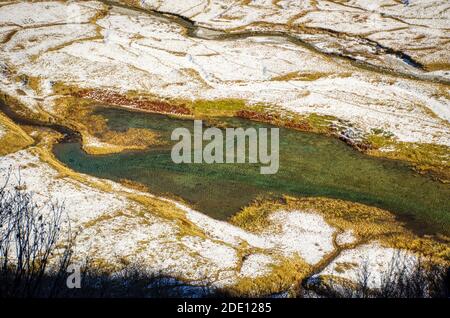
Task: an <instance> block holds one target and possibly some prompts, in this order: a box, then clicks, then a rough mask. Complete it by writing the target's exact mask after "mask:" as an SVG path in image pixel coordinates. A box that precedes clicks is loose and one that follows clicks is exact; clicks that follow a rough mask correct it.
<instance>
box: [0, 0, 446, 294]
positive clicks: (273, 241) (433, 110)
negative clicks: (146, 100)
mask: <svg viewBox="0 0 450 318" xmlns="http://www.w3.org/2000/svg"><path fill="white" fill-rule="evenodd" d="M144 2H145V3H144V6H146V7H152V8H155V9H158V10H160V11H167V12H174V13H177V14H180V15H186V16H188V17H190V18H191V19H193V20H195V21H197V22H198V23H200V24H201V25H204V26H208V27H213V28H216V29H222V30H227V31H233V29H235V28H243V29H248V30H257V29H262V30H264V29H268V30H277V28H280V29H281V30H282V31H289V32H294V33H296V34H297V35H298V36H300V35H301V36H302V37H303V40H304V41H306V42H308V43H310V44H314V47H310V46H308V45H298V44H295V43H293V42H290V41H287V39H286V38H284V37H281V36H269V35H264V36H252V37H244V38H237V39H227V40H223V39H217V38H215V37H212V39H206V38H207V36H205V37H203V38H200V37H191V36H189V35H188V33H187V32H186V29H185V28H184V27H183V26H181V25H180V24H178V23H176V22H174V21H173V20H171V19H169V18H164V17H161V16H156V15H151V14H147V13H145V12H141V11H134V10H131V9H125V8H119V7H114V6H113V7H112V8H108V7H107V6H106V5H105V4H103V3H102V2H99V1H69V2H59V1H43V2H33V3H28V2H21V1H18V2H16V1H11V2H9V1H7V2H2V4H0V91H2V92H3V93H5V94H8V95H9V96H11V97H14V98H15V99H17V100H18V101H19V102H21V103H23V104H24V105H25V106H26V107H28V108H29V109H31V110H33V111H39V112H43V111H47V112H48V113H50V114H52V115H58V109H57V108H56V107H57V104H56V103H55V100H56V99H57V98H58V97H59V96H57V95H55V91H54V89H53V87H54V85H55V83H62V84H66V85H68V86H76V87H81V88H89V89H94V90H95V89H98V90H112V91H115V92H119V93H127V92H129V91H134V92H138V93H145V94H152V95H155V96H159V97H161V98H173V99H188V100H195V99H223V98H240V99H244V100H245V101H246V102H248V103H263V104H266V105H270V106H271V107H275V109H277V108H278V109H279V110H280V111H282V110H290V111H294V112H298V113H302V114H307V113H318V114H324V115H333V116H335V117H337V118H340V119H343V120H347V121H349V122H351V123H353V124H354V125H355V126H356V127H357V128H360V129H362V130H363V131H365V132H369V131H370V130H371V129H373V128H382V129H384V130H385V131H387V132H391V133H393V134H394V135H395V136H396V137H397V138H398V139H399V140H402V141H410V142H420V143H428V142H430V143H436V144H442V145H448V146H450V129H449V123H448V121H449V120H450V102H449V96H450V89H449V86H448V85H446V84H440V83H437V82H434V81H430V80H429V78H428V79H427V80H424V81H418V80H416V79H407V78H405V77H401V76H397V75H398V74H397V75H393V74H382V73H380V72H373V71H372V70H368V69H365V68H363V67H360V66H358V65H355V64H354V63H352V62H350V61H348V60H346V59H342V58H338V57H335V56H330V55H326V54H323V52H322V51H327V50H328V51H329V50H331V51H332V50H335V51H336V53H345V54H347V55H348V56H350V57H353V58H355V56H356V55H357V54H359V53H358V52H362V53H361V56H360V58H361V60H363V61H366V62H370V63H372V64H373V65H376V66H386V67H388V68H391V69H392V70H393V71H395V72H402V73H408V74H413V75H417V74H418V75H426V74H424V73H429V72H426V71H423V70H418V69H416V68H414V67H412V66H408V65H405V63H403V62H401V61H397V62H398V63H397V62H395V59H396V55H395V54H394V55H392V54H391V55H389V54H384V53H382V54H379V55H380V56H378V54H377V53H376V51H371V50H372V49H373V46H371V45H373V43H372V42H370V41H369V40H371V39H372V40H376V41H378V42H379V43H381V44H383V45H385V46H387V47H390V48H393V49H396V50H397V49H398V50H402V51H404V52H406V53H408V54H409V55H411V56H412V57H413V58H414V59H416V60H418V61H419V62H421V63H424V64H427V65H435V64H436V63H438V64H439V65H441V66H439V67H438V66H436V65H435V66H433V67H435V68H436V69H437V72H441V73H439V76H441V79H442V78H445V77H446V76H447V75H446V74H444V73H445V71H446V68H448V66H445V65H448V63H449V62H448V61H447V60H448V58H449V55H448V45H449V44H448V41H447V38H448V30H447V29H446V26H447V25H448V19H449V17H448V12H450V11H449V10H448V6H449V4H448V2H446V1H437V0H436V1H431V0H429V1H410V3H411V5H410V6H404V5H401V4H399V3H398V2H397V1H391V0H384V1H382V2H380V3H378V4H374V3H373V2H372V1H362V0H360V1H348V2H345V3H337V2H332V1H288V0H284V1H268V0H267V1H264V0H258V1H231V0H227V1H216V0H210V1H204V0H189V1H175V0H172V1H164V0H160V1H144ZM244 2H245V3H246V4H245V5H244V4H242V3H244ZM418 12H420V14H419V13H418ZM330 21H332V23H330ZM257 22H268V23H270V24H271V25H270V26H264V25H263V24H260V23H257ZM312 29H314V30H312ZM323 29H329V30H331V31H336V32H345V33H346V34H343V35H342V36H339V37H337V36H336V35H335V34H334V33H333V32H331V31H329V30H328V31H327V30H323ZM302 30H303V31H304V32H303V33H302ZM320 30H321V32H319V31H320ZM235 31H236V30H235ZM313 31H314V32H313ZM205 32H206V31H205ZM412 39H415V40H416V41H411V40H412ZM349 43H350V44H352V45H351V46H348V50H347V51H348V52H347V51H345V52H344V51H343V48H344V47H345V45H347V44H349ZM344 44H345V45H344ZM415 46H417V47H415ZM318 48H319V49H320V50H319V51H318V50H317V49H318ZM358 50H359V51H358ZM385 53H386V52H385ZM431 69H432V67H431V66H430V70H431ZM4 130H5V129H4V128H2V127H0V138H1V135H2V132H3V131H4ZM88 145H90V146H94V147H95V146H102V144H100V143H99V141H98V140H95V139H91V140H90V141H89V143H88ZM10 166H12V167H13V171H16V172H17V171H18V170H17V168H19V167H20V173H21V180H22V181H23V182H24V183H25V185H26V189H27V191H31V192H33V193H34V194H35V199H36V200H37V202H38V203H39V205H41V206H42V205H44V204H45V203H46V202H49V200H53V201H54V200H58V201H60V202H63V203H65V206H66V210H67V213H68V215H69V218H70V220H71V226H72V227H73V228H74V229H76V230H77V233H78V235H77V237H76V245H75V248H76V251H75V256H76V257H78V258H81V259H82V258H85V257H87V256H88V255H90V256H91V257H92V256H95V258H97V259H99V260H102V261H104V262H106V263H108V264H110V265H113V266H114V265H117V266H119V265H120V264H122V263H123V262H124V260H126V261H136V260H139V261H141V262H143V263H144V264H145V265H146V266H148V268H149V269H150V270H153V271H155V272H158V273H160V272H162V273H164V274H167V275H172V276H174V277H176V278H182V279H184V280H187V281H193V282H205V281H207V282H209V283H212V284H213V285H214V286H229V285H232V284H235V283H236V282H238V281H239V279H241V278H245V277H248V278H255V277H260V276H264V275H266V274H268V273H270V272H271V269H272V268H273V266H274V265H277V264H278V262H280V260H281V259H286V258H294V257H300V258H301V259H303V260H304V261H305V262H306V263H307V264H309V265H310V266H314V265H317V264H318V263H320V262H321V261H322V260H324V259H325V258H327V257H328V256H329V255H330V254H332V253H333V252H334V251H335V248H336V246H335V245H338V246H339V247H340V248H344V250H343V251H342V252H341V253H340V255H339V256H338V258H337V259H335V260H333V261H332V262H331V263H330V264H329V265H328V266H327V267H326V268H325V269H324V270H323V272H322V273H320V274H333V275H341V276H342V277H345V278H350V279H354V278H355V275H356V274H355V273H357V271H358V269H360V268H361V267H362V266H364V264H365V260H366V255H368V256H370V258H371V260H370V263H369V265H370V267H371V269H374V270H375V271H376V272H377V273H382V272H383V271H385V270H387V267H388V263H389V262H388V260H389V259H390V257H391V256H392V254H393V253H395V252H396V250H395V249H392V248H387V247H383V246H381V245H377V244H375V243H373V242H369V243H368V244H366V245H364V246H360V247H356V248H354V247H352V244H356V243H357V237H355V235H354V233H352V232H351V231H346V232H341V230H338V229H337V228H334V227H333V226H331V225H330V224H328V223H327V222H326V220H325V219H324V217H323V216H322V215H320V214H318V213H315V212H314V211H300V210H293V211H292V210H290V211H286V210H280V211H273V212H272V213H271V214H270V216H269V223H270V225H269V226H268V227H267V228H266V229H264V230H262V231H261V232H259V233H254V232H249V231H246V230H243V229H241V228H239V227H237V226H234V225H232V224H230V223H227V222H222V221H217V220H214V219H212V218H210V217H208V216H206V215H204V214H202V213H200V212H198V211H195V210H192V209H191V208H189V207H187V206H184V205H181V204H180V203H177V202H173V201H170V200H168V199H164V198H156V197H154V196H152V195H149V194H145V193H138V192H137V191H135V190H130V189H128V188H126V187H124V186H122V185H119V184H116V183H114V182H110V181H105V180H99V179H96V178H92V177H88V176H83V178H84V180H85V181H80V180H79V179H78V178H75V177H73V176H70V175H64V174H61V173H60V172H59V171H58V170H56V169H55V168H54V167H52V166H51V165H50V164H49V163H47V162H44V161H42V160H41V158H39V157H38V155H37V153H36V149H35V148H30V149H27V150H22V151H19V152H16V153H12V154H9V155H7V156H4V157H0V172H1V175H0V183H1V181H2V180H3V179H4V176H5V173H6V171H7V168H8V167H10ZM98 185H102V186H98ZM133 195H139V196H144V197H146V198H149V199H151V200H154V202H157V203H163V204H169V205H170V207H171V208H173V209H175V210H176V211H177V212H179V213H180V215H182V216H183V217H185V219H183V220H182V221H180V219H178V218H177V217H174V218H167V217H164V216H162V215H160V214H159V213H157V212H156V211H154V210H152V208H149V207H147V206H146V205H144V204H142V203H139V202H138V201H136V200H133V199H132V196H133ZM186 223H189V224H191V225H192V226H193V227H194V228H195V229H196V231H188V230H187V229H186V225H185V224H186ZM189 229H190V230H192V229H191V228H189ZM243 246H246V247H245V251H246V252H247V253H245V257H244V256H243V255H242V253H241V252H242V249H243ZM346 248H348V249H346ZM372 258H373V259H372ZM338 263H351V264H352V265H351V266H344V267H345V268H346V270H345V271H342V266H340V268H339V271H338V270H337V267H336V266H338V265H339V264H338ZM376 275H378V274H376ZM378 282H379V276H375V277H374V280H373V281H372V282H371V283H372V284H373V286H376V285H377V284H378Z"/></svg>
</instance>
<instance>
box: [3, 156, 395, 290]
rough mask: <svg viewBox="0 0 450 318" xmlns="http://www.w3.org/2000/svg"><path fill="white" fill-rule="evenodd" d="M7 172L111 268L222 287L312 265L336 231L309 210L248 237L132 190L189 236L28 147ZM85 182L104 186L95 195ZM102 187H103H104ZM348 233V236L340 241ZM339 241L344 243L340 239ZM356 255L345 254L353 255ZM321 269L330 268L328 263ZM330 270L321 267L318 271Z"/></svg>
mask: <svg viewBox="0 0 450 318" xmlns="http://www.w3.org/2000/svg"><path fill="white" fill-rule="evenodd" d="M9 169H11V170H9ZM8 171H13V176H12V178H11V180H10V183H9V186H14V184H15V180H16V179H18V178H19V171H20V180H21V181H22V183H23V185H25V188H26V191H29V192H30V193H33V196H34V200H35V201H36V203H37V204H38V206H39V207H41V208H42V207H46V206H47V205H46V204H48V203H55V202H56V201H58V202H59V203H63V204H64V205H65V207H66V209H65V210H66V212H67V216H68V217H69V219H70V226H71V229H72V231H73V232H74V233H76V244H75V253H74V256H75V258H76V259H78V260H83V259H85V258H86V257H89V258H90V259H93V260H101V261H102V263H103V264H109V265H110V266H112V267H113V268H114V266H118V268H120V264H123V262H124V261H126V262H136V261H139V262H140V263H141V264H143V265H144V266H146V267H147V269H148V270H149V271H154V272H155V273H163V274H166V275H172V276H174V277H177V278H181V279H183V280H186V281H190V282H194V283H195V282H197V283H206V282H207V283H211V284H212V285H213V286H217V287H223V286H229V285H232V284H235V283H237V282H238V281H239V279H242V278H245V277H248V278H255V277H260V276H264V275H267V274H269V273H270V272H271V270H272V268H273V266H274V265H277V264H279V259H280V258H288V259H289V258H293V257H296V256H300V257H301V258H302V259H303V260H304V261H305V262H306V263H307V264H310V265H314V264H317V263H318V262H320V261H321V260H322V259H323V258H324V257H326V256H327V255H328V254H329V253H331V252H333V250H334V246H333V243H332V237H333V234H334V233H336V229H335V228H333V227H332V226H330V225H328V224H327V222H326V221H325V220H324V218H323V217H322V216H321V215H319V214H315V213H312V212H302V211H298V210H295V211H274V212H273V213H272V214H271V215H270V217H269V220H270V224H271V225H270V226H269V227H268V228H266V229H264V230H263V231H262V232H261V233H251V232H248V231H245V230H243V229H241V228H238V227H236V226H234V225H231V224H229V223H227V222H223V221H218V220H214V219H212V218H210V217H208V216H206V215H204V214H202V213H200V212H197V211H195V210H192V209H190V208H188V207H186V206H183V205H181V204H179V203H177V202H172V201H169V200H167V199H164V198H156V197H153V196H151V195H149V194H142V193H140V194H141V195H145V196H147V197H148V198H151V199H153V200H156V201H159V200H160V201H161V202H168V203H170V204H171V205H173V207H174V208H175V209H177V210H179V211H180V212H182V213H185V214H186V216H187V219H188V220H189V221H190V222H192V224H194V225H195V226H196V227H198V229H200V231H201V232H202V233H203V234H202V235H194V234H190V233H183V227H182V225H180V224H179V223H178V222H177V221H176V220H175V219H173V220H168V219H166V218H162V217H160V216H158V214H157V213H155V212H154V211H152V210H151V209H149V208H147V207H145V206H143V205H141V204H139V203H137V202H136V201H133V200H131V199H130V197H129V196H128V195H129V194H137V193H138V192H137V191H134V190H130V189H127V188H124V187H123V186H121V185H119V184H115V183H113V182H111V181H106V180H99V179H96V178H93V177H88V176H85V177H86V180H88V182H81V181H77V180H75V179H74V178H72V177H70V176H61V175H60V173H59V172H58V171H57V170H56V169H55V168H53V167H52V166H50V165H49V164H47V163H44V162H42V161H40V159H39V157H38V155H37V154H35V153H34V151H33V149H30V150H22V151H19V152H16V153H13V154H10V155H7V156H4V157H1V158H0V182H3V181H4V180H5V176H6V173H7V172H8ZM91 183H100V184H103V185H104V186H103V187H100V188H102V190H100V189H99V188H95V187H93V186H92V185H91ZM108 188H109V189H110V190H105V189H108ZM43 211H44V212H45V211H46V210H45V208H44V209H43ZM65 224H66V223H65ZM64 229H65V228H64ZM348 235H351V233H350V234H348V233H347V234H345V235H344V236H348ZM62 237H63V238H64V235H62ZM345 240H346V241H348V240H349V239H348V237H347V238H346V239H345ZM351 241H352V242H353V239H352V240H351ZM244 243H245V245H246V246H247V248H246V250H247V251H249V252H247V254H246V256H245V257H244V258H240V257H239V255H240V253H239V251H240V250H241V249H242V246H243V244H244ZM359 250H360V249H356V250H351V251H349V252H348V253H350V254H349V255H357V256H358V255H360V254H359V252H358V251H359ZM364 251H366V249H364ZM384 251H385V249H384V248H382V247H378V246H375V245H373V246H371V250H370V251H369V252H370V253H369V254H371V255H378V254H382V255H383V257H389V255H390V254H389V253H391V251H393V249H389V253H388V254H389V255H387V256H386V255H384V254H385V253H384ZM377 253H378V254H377ZM345 255H346V254H345V253H343V254H342V255H341V256H340V257H339V258H338V260H336V261H339V262H340V261H341V258H343V260H342V261H347V258H345V257H346V256H345ZM241 257H242V256H241ZM352 257H353V256H352ZM355 257H356V256H355ZM355 257H353V258H352V259H351V261H352V262H353V263H356V265H355V266H356V267H357V266H358V264H361V266H362V264H363V262H362V260H361V262H359V259H355ZM358 257H359V256H358ZM360 258H361V257H360ZM381 260H382V259H380V258H378V263H377V264H378V265H377V266H378V267H377V268H376V270H377V271H378V270H379V271H382V270H383V268H382V266H383V262H381ZM386 265H387V263H386ZM329 266H330V268H331V269H332V268H333V264H330V265H329ZM380 266H381V267H380ZM331 269H328V268H327V269H326V270H325V272H324V273H328V272H329V271H331ZM348 275H350V276H349V277H351V275H353V274H352V272H350V273H348Z"/></svg>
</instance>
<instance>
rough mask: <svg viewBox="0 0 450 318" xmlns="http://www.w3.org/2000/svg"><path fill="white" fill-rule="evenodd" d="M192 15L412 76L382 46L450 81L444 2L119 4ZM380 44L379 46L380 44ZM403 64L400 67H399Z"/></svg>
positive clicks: (166, 0)
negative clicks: (277, 34)
mask: <svg viewBox="0 0 450 318" xmlns="http://www.w3.org/2000/svg"><path fill="white" fill-rule="evenodd" d="M118 2H122V3H129V4H134V5H138V6H141V7H144V8H149V9H156V10H159V11H163V12H170V13H176V14H179V15H182V16H185V17H188V18H190V19H192V20H193V21H195V22H196V23H198V24H199V25H201V26H206V27H210V28H214V29H220V30H226V31H229V32H239V31H242V30H275V31H285V32H289V33H291V34H297V35H298V36H299V37H300V38H301V39H302V40H304V41H305V42H307V43H309V44H311V45H313V46H314V47H316V48H318V49H320V50H323V51H326V52H334V53H338V54H343V55H346V56H349V57H352V58H354V59H357V60H362V61H367V62H369V63H372V64H373V65H379V66H387V67H391V68H394V69H397V70H403V71H406V72H413V69H412V68H409V67H408V66H407V65H406V64H405V65H401V64H402V63H401V61H399V60H397V61H396V64H398V65H394V63H395V58H394V57H393V56H391V57H389V56H379V53H380V52H381V51H383V49H382V48H381V47H380V45H381V46H384V47H386V48H390V49H393V50H397V51H400V52H403V53H405V54H407V55H409V56H411V57H412V58H413V59H414V60H416V61H417V62H419V63H421V64H424V65H425V66H428V67H429V69H430V71H431V72H433V71H435V72H436V73H435V75H438V76H442V77H445V78H449V77H450V70H449V67H448V65H449V62H450V56H449V55H448V53H447V52H448V51H449V49H450V47H449V43H448V41H447V38H448V36H449V30H448V25H449V20H450V14H449V7H450V4H449V3H448V1H446V0H426V1H424V0H411V1H408V3H406V2H405V1H395V0H383V1H370V0H351V1H333V0H331V1H324V0H319V1H315V0H305V1H297V0H282V1H271V0H266V1H264V0H252V1H233V0H225V1H224V0H191V1H176V0H143V1H133V0H119V1H118ZM377 44H380V45H377ZM400 65H401V66H400Z"/></svg>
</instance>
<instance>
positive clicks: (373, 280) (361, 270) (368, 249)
mask: <svg viewBox="0 0 450 318" xmlns="http://www.w3.org/2000/svg"><path fill="white" fill-rule="evenodd" d="M416 263H417V258H416V257H415V256H414V255H412V254H409V253H407V252H405V251H399V250H396V249H393V248H386V247H382V246H380V245H379V244H377V243H376V242H374V243H370V244H365V245H361V246H359V247H357V248H354V249H349V250H345V251H343V252H342V253H341V254H340V255H339V256H338V257H337V258H335V259H334V260H333V261H332V262H331V263H330V264H328V266H327V267H326V268H325V269H324V270H323V271H321V272H320V273H319V274H318V276H320V275H332V276H335V277H341V278H345V279H348V280H349V281H352V282H359V281H361V279H367V287H369V288H372V289H373V288H380V287H381V286H382V284H383V282H385V283H386V282H388V279H389V278H391V279H392V277H395V276H396V275H398V274H400V271H402V270H408V269H412V268H414V265H415V264H416ZM404 266H406V267H404ZM315 277H317V276H313V277H312V279H314V278H315Z"/></svg>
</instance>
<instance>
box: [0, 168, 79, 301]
mask: <svg viewBox="0 0 450 318" xmlns="http://www.w3.org/2000/svg"><path fill="white" fill-rule="evenodd" d="M10 176H11V173H10V171H9V172H8V173H7V177H6V180H5V182H4V183H3V185H2V186H1V188H0V297H36V296H38V295H46V296H48V297H51V296H52V295H53V294H54V293H55V292H56V290H57V285H58V283H59V282H60V281H61V279H62V278H63V277H64V276H65V274H66V269H67V266H68V263H69V260H70V257H71V248H70V247H71V246H70V242H71V237H70V231H68V232H67V240H66V241H67V242H68V244H67V245H66V246H64V247H62V248H60V249H59V250H58V253H59V257H57V258H56V260H53V263H52V264H50V263H51V262H50V258H51V257H52V256H55V253H56V252H57V242H58V241H59V238H60V234H61V231H60V230H61V228H60V227H61V224H62V218H63V214H64V207H63V206H62V205H58V204H53V203H50V204H48V205H47V206H45V207H43V208H42V209H39V208H38V206H37V205H36V204H35V203H34V201H33V196H32V194H30V193H28V192H26V191H25V188H26V187H25V186H24V184H22V183H21V181H20V177H19V178H18V182H17V184H16V185H15V186H14V187H8V184H9V179H10ZM44 210H45V211H46V213H44V212H43V211H44ZM50 271H51V272H52V276H51V277H52V279H50V280H49V276H48V273H49V272H50Z"/></svg>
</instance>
